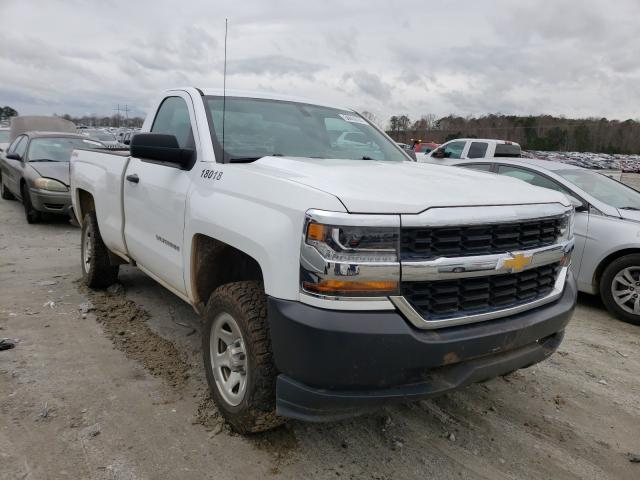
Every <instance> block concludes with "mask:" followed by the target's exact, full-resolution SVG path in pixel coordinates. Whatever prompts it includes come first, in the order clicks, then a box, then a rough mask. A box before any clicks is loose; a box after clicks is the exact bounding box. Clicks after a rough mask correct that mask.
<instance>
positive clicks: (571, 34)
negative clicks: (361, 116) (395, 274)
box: [0, 0, 640, 119]
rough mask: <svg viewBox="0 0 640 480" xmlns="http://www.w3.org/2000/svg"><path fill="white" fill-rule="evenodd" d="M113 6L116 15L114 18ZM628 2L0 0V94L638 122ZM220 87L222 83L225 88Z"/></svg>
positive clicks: (59, 105) (44, 102) (635, 47)
mask: <svg viewBox="0 0 640 480" xmlns="http://www.w3.org/2000/svg"><path fill="white" fill-rule="evenodd" d="M123 12H126V14H125V15H123ZM639 16H640V2H638V1H637V0H616V2H615V4H613V3H611V2H605V1H604V0H531V1H529V2H513V1H512V0H493V1H492V2H477V1H475V0H457V1H456V2H454V3H452V2H441V1H437V0H407V1H405V2H404V3H402V4H401V5H398V4H392V3H390V2H388V1H385V0H370V1H365V0H354V1H352V2H347V3H344V2H342V1H338V0H326V1H325V2H315V3H314V2H299V1H297V0H273V1H271V2H261V1H259V0H247V1H245V2H225V3H221V4H217V5H216V7H215V8H212V6H211V2H210V1H209V0H190V1H189V5H188V8H186V7H185V8H176V4H175V1H173V0H139V1H136V2H131V1H128V0H110V1H108V2H89V3H88V2H86V1H83V0H65V1H55V0H30V1H29V2H25V1H24V0H0V17H1V18H2V19H3V24H4V25H9V26H12V25H21V28H20V33H19V34H16V33H15V32H11V33H8V32H9V31H8V30H7V29H5V30H4V32H5V33H0V104H2V105H12V106H14V107H15V108H17V109H18V110H19V111H21V112H23V113H53V112H57V113H62V112H65V111H68V112H69V113H87V112H97V113H107V114H108V113H111V112H112V109H113V107H114V106H115V104H116V103H120V104H123V103H127V104H129V105H130V106H133V107H135V108H136V109H137V110H138V111H143V110H145V109H147V108H148V107H149V106H150V104H151V101H152V99H153V98H155V97H156V96H157V95H158V94H159V92H161V91H162V90H164V89H167V88H171V87H175V86H181V85H197V86H212V87H219V86H221V85H222V70H223V58H222V57H223V49H222V45H223V41H224V18H225V17H228V18H229V45H228V47H229V50H228V53H229V62H228V67H229V74H230V77H229V79H228V81H229V83H230V86H231V88H242V89H251V90H254V89H265V90H270V91H274V92H282V93H290V94H294V95H299V96H304V97H309V98H318V99H319V100H323V101H328V102H333V103H337V104H342V105H345V106H349V105H352V106H356V107H358V108H360V109H364V110H369V111H372V112H375V113H376V114H377V115H378V116H379V117H380V118H381V119H385V118H388V117H389V115H391V114H394V113H405V112H406V113H408V114H410V116H411V117H412V118H416V117H419V116H420V115H421V114H425V113H434V114H436V115H446V114H449V113H455V114H460V115H468V114H483V113H492V112H503V113H515V114H528V113H533V114H536V113H553V114H564V115H566V116H607V117H610V118H611V117H613V118H621V119H626V118H630V117H631V118H634V117H637V116H638V113H637V106H638V105H640V87H639V85H640V63H638V61H637V58H638V56H639V54H640V39H639V38H638V34H637V30H638V29H637V25H636V23H637V20H636V19H637V18H638V17H639ZM229 83H228V86H229Z"/></svg>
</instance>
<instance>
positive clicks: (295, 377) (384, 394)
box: [269, 275, 577, 421]
mask: <svg viewBox="0 0 640 480" xmlns="http://www.w3.org/2000/svg"><path fill="white" fill-rule="evenodd" d="M576 295H577V291H576V286H575V282H574V280H573V276H572V275H569V277H568V279H567V284H566V287H565V290H564V293H563V295H562V297H561V298H560V299H559V300H557V301H556V302H554V303H552V304H548V305H544V306H542V307H539V308H536V309H533V310H529V311H527V312H524V313H521V314H518V315H514V316H511V317H505V318H501V319H496V320H490V321H485V322H480V323H476V324H471V325H463V326H458V327H450V328H443V329H438V330H419V329H417V328H415V327H413V326H411V325H410V324H409V323H408V322H407V321H406V320H405V319H404V318H403V317H402V315H401V314H399V313H398V312H396V311H391V310H388V311H366V312H365V311H338V310H323V309H319V308H315V307H311V306H308V305H305V304H302V303H298V302H292V301H287V300H278V299H275V298H269V319H270V325H271V337H272V344H273V354H274V359H275V363H276V367H277V369H278V371H279V372H280V375H279V376H278V380H277V411H278V414H279V415H282V416H285V417H291V418H297V419H301V420H307V421H328V420H336V419H340V418H345V417H349V416H352V415H355V414H358V413H362V412H363V411H366V410H367V409H370V408H373V407H376V406H377V405H379V404H381V403H384V402H388V401H391V400H403V399H418V398H425V397H430V396H434V395H439V394H442V393H445V392H447V391H450V390H453V389H457V388H460V387H462V386H465V385H468V384H470V383H475V382H479V381H483V380H487V379H489V378H493V377H496V376H498V375H503V374H506V373H509V372H511V371H513V370H517V369H519V368H524V367H528V366H530V365H533V364H535V363H537V362H540V361H542V360H544V359H545V358H547V357H548V356H550V355H551V354H552V353H553V352H554V351H555V350H556V349H557V348H558V346H559V345H560V342H561V341H562V338H563V336H564V328H565V326H566V325H567V323H568V322H569V319H570V318H571V314H572V313H573V309H574V308H575V303H576Z"/></svg>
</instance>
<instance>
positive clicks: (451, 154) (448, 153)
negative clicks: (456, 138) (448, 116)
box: [444, 142, 465, 158]
mask: <svg viewBox="0 0 640 480" xmlns="http://www.w3.org/2000/svg"><path fill="white" fill-rule="evenodd" d="M464 146H465V142H451V143H448V144H447V145H445V146H444V158H460V157H462V151H463V150H464Z"/></svg>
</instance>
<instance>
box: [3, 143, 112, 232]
mask: <svg viewBox="0 0 640 480" xmlns="http://www.w3.org/2000/svg"><path fill="white" fill-rule="evenodd" d="M91 148H105V147H104V145H103V144H101V143H100V142H97V141H94V140H90V139H88V138H87V137H85V136H83V135H76V134H70V133H61V132H26V133H23V134H21V135H19V136H18V137H16V139H15V140H14V141H13V142H11V145H9V147H8V148H7V151H6V152H5V154H4V155H2V156H1V157H0V194H1V196H2V198H3V199H5V200H12V199H14V198H18V199H19V200H20V201H22V203H23V205H24V211H25V216H26V218H27V222H29V223H36V222H38V221H40V220H41V218H42V213H43V212H47V213H54V214H65V215H68V214H69V213H70V210H71V196H70V193H69V159H70V157H71V152H72V151H73V150H74V149H91Z"/></svg>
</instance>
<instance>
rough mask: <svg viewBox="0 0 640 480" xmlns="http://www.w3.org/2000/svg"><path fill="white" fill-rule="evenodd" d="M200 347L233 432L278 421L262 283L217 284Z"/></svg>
mask: <svg viewBox="0 0 640 480" xmlns="http://www.w3.org/2000/svg"><path fill="white" fill-rule="evenodd" d="M204 320H205V326H204V331H203V333H202V350H203V356H204V365H205V371H206V374H207V381H208V382H209V387H210V388H211V391H212V394H213V399H214V400H215V402H216V404H217V405H218V408H219V409H220V412H221V413H222V415H223V416H224V418H225V419H226V420H227V422H229V423H230V424H231V426H232V427H233V429H234V430H236V431H237V432H238V433H242V434H247V433H252V432H262V431H265V430H269V429H271V428H274V427H276V426H278V425H280V424H281V423H282V422H283V419H282V418H280V417H277V416H276V411H275V393H276V375H277V373H276V368H275V365H274V363H273V357H272V353H271V338H270V334H269V323H268V320H267V301H266V296H265V294H264V289H263V286H262V284H261V283H259V282H253V281H246V282H234V283H229V284H227V285H223V286H221V287H219V288H218V289H216V290H215V291H214V292H213V293H212V294H211V297H209V301H208V302H207V307H206V309H205V313H204Z"/></svg>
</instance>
